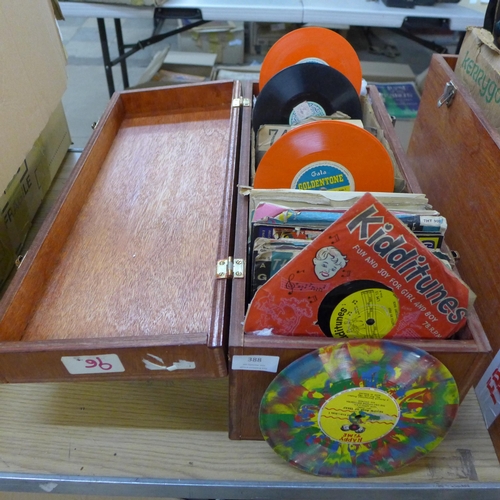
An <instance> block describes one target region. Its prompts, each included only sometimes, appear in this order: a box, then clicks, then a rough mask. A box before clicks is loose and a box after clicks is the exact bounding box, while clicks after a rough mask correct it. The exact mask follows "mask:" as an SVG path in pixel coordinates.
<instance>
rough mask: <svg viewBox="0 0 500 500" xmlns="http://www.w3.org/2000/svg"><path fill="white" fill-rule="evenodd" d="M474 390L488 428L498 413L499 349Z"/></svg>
mask: <svg viewBox="0 0 500 500" xmlns="http://www.w3.org/2000/svg"><path fill="white" fill-rule="evenodd" d="M475 390H476V396H477V400H478V401H479V406H480V407H481V411H482V413H483V417H484V421H485V423H486V427H487V428H489V427H490V426H491V424H492V423H493V422H494V421H495V419H496V418H497V417H498V415H500V351H498V352H497V354H496V356H495V357H494V359H493V361H492V362H491V364H490V366H489V367H488V368H487V369H486V372H485V373H484V375H483V376H482V378H481V380H480V381H479V383H478V384H477V385H476V388H475Z"/></svg>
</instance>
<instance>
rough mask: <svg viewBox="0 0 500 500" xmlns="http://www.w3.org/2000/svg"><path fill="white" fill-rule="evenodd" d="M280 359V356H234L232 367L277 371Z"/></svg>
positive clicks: (254, 370)
mask: <svg viewBox="0 0 500 500" xmlns="http://www.w3.org/2000/svg"><path fill="white" fill-rule="evenodd" d="M279 360H280V358H279V356H259V355H255V356H233V362H232V364H231V368H232V369H233V370H247V371H253V372H271V373H276V372H277V371H278V363H279Z"/></svg>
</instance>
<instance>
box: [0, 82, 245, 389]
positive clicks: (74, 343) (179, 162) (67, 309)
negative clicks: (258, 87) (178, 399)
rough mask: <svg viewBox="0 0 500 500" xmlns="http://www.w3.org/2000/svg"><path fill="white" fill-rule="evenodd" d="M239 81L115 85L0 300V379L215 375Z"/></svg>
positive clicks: (222, 329) (221, 355) (220, 362)
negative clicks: (124, 87)
mask: <svg viewBox="0 0 500 500" xmlns="http://www.w3.org/2000/svg"><path fill="white" fill-rule="evenodd" d="M240 92H241V88H240V84H239V83H238V82H236V83H233V82H216V83H207V84H200V85H196V86H180V87H169V88H158V89H148V90H135V91H126V92H122V93H119V94H115V95H114V97H113V98H112V100H111V101H110V103H109V105H108V107H107V109H106V111H105V113H104V115H103V117H102V118H101V120H100V121H99V124H98V126H97V128H96V129H95V131H94V133H93V135H92V137H91V138H90V140H89V143H88V145H87V146H86V148H85V150H84V151H83V153H82V155H81V157H80V159H79V161H78V163H77V165H76V166H75V167H74V170H73V172H72V176H71V179H70V180H69V182H68V184H67V185H66V187H65V190H64V192H63V193H62V195H61V198H60V199H59V201H58V203H56V205H55V206H54V208H53V210H52V211H51V213H50V215H49V216H48V218H47V220H46V221H45V223H44V225H43V226H42V228H41V230H40V232H39V234H38V235H37V237H36V239H35V241H34V243H33V245H32V247H31V248H30V250H29V252H28V253H27V255H26V257H25V259H24V261H23V263H22V265H21V267H20V269H19V270H18V271H17V274H16V276H15V277H14V279H13V281H12V283H11V285H10V286H9V288H8V289H7V291H6V293H5V295H4V297H3V299H2V301H1V303H0V381H3V382H28V381H31V382H40V381H56V380H71V381H75V380H99V379H106V380H110V379H152V378H180V377H222V376H225V375H226V374H227V364H226V360H227V352H226V336H227V335H226V334H227V327H228V310H229V309H228V306H229V297H230V296H229V291H230V284H229V283H228V281H227V280H217V279H216V269H217V261H218V260H219V259H222V258H225V257H228V255H229V254H230V253H231V248H230V247H231V239H232V235H231V233H232V230H233V228H232V226H233V224H231V222H230V221H231V220H232V213H233V206H234V203H233V202H234V199H233V198H234V184H235V181H234V177H235V171H236V167H237V153H238V151H237V146H236V145H237V143H238V138H239V137H238V133H239V121H240V108H239V105H238V106H233V100H234V99H235V98H237V97H239V96H240Z"/></svg>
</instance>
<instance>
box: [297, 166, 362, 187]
mask: <svg viewBox="0 0 500 500" xmlns="http://www.w3.org/2000/svg"><path fill="white" fill-rule="evenodd" d="M291 188H292V189H302V190H311V189H312V190H316V191H355V188H356V184H355V182H354V178H353V176H352V175H351V172H349V170H347V168H345V167H344V166H342V165H341V164H340V163H336V162H333V161H326V160H325V161H316V162H314V163H311V164H310V165H307V167H304V168H303V169H301V170H299V172H298V173H297V175H296V176H295V178H294V179H293V181H292V185H291Z"/></svg>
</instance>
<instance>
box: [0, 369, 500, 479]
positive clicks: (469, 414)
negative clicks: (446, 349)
mask: <svg viewBox="0 0 500 500" xmlns="http://www.w3.org/2000/svg"><path fill="white" fill-rule="evenodd" d="M227 394H228V387H227V379H220V380H212V381H207V380H198V381H195V380H182V381H171V382H160V381H155V382H149V383H146V382H112V383H107V382H102V383H81V384H71V383H57V384H56V383H53V384H7V385H5V384H4V385H1V386H0V400H1V401H2V411H1V412H0V438H1V439H0V457H1V460H0V472H10V473H14V472H18V473H44V474H62V475H77V476H78V475H83V476H89V475H90V476H93V475H95V476H118V477H125V478H141V477H142V478H178V479H207V480H218V481H237V480H247V481H261V482H266V481H269V482H282V481H299V482H300V481H303V482H309V483H320V482H327V483H331V482H335V481H345V480H339V479H330V478H318V477H316V476H313V475H309V474H306V473H303V472H300V471H298V470H296V469H294V468H293V467H291V466H290V465H288V464H287V463H286V462H285V461H284V460H283V459H281V458H280V457H279V456H278V455H276V454H275V453H274V452H273V450H272V449H271V448H270V447H269V445H268V444H267V443H265V442H262V441H231V440H229V439H228V437H227V418H228V410H227V408H228V396H227ZM356 481H362V480H356ZM370 481H376V482H383V483H400V482H418V483H420V482H422V483H426V482H438V483H439V482H457V483H468V482H477V481H482V482H489V481H493V482H498V481H500V466H499V464H498V461H497V459H496V456H495V452H494V450H493V448H492V445H491V441H490V439H489V436H488V433H487V431H486V430H485V429H484V426H483V425H481V415H480V413H479V409H478V406H477V401H476V400H475V396H474V394H473V393H471V394H469V396H468V397H467V398H466V400H465V402H464V404H463V405H462V406H461V407H460V409H459V414H458V417H457V419H456V420H455V422H454V424H453V426H452V428H451V430H450V432H449V434H448V435H447V437H446V438H445V439H444V440H443V442H442V443H441V444H440V445H439V446H438V447H437V448H436V449H435V450H434V451H433V452H432V453H430V454H429V455H427V456H426V457H425V458H423V459H421V460H420V461H417V462H416V463H415V464H413V465H411V466H408V467H407V468H404V469H400V470H399V471H397V472H395V473H393V474H390V475H388V476H385V477H379V478H375V479H370Z"/></svg>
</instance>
